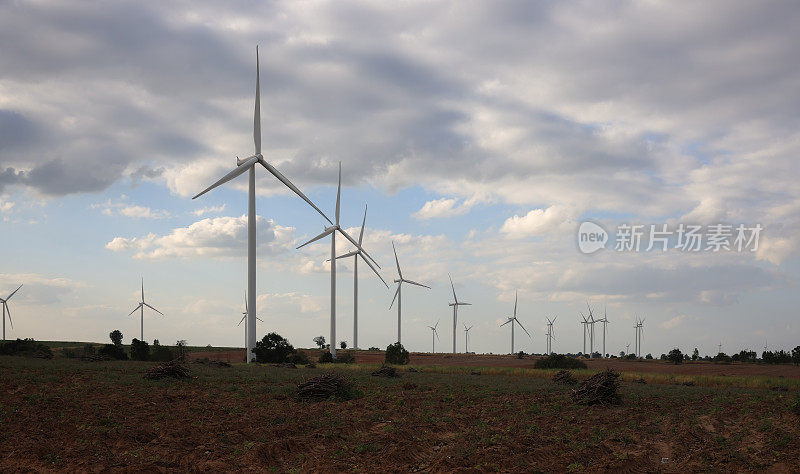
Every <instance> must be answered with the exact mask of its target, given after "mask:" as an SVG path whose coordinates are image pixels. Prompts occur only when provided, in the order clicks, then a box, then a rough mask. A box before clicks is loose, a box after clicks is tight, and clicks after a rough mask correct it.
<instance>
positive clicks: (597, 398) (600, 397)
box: [572, 369, 620, 405]
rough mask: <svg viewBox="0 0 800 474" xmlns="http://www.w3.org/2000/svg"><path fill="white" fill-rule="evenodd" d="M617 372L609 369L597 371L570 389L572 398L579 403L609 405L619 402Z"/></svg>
mask: <svg viewBox="0 0 800 474" xmlns="http://www.w3.org/2000/svg"><path fill="white" fill-rule="evenodd" d="M618 379H619V373H618V372H614V371H613V370H611V369H607V370H604V371H603V372H598V373H596V374H594V375H592V376H591V377H589V378H588V379H586V380H585V381H584V382H583V383H581V384H580V386H578V388H577V389H574V390H573V391H572V399H573V400H575V402H576V403H579V404H581V405H611V404H617V403H619V401H620V400H619V394H618V393H617V389H619V380H618Z"/></svg>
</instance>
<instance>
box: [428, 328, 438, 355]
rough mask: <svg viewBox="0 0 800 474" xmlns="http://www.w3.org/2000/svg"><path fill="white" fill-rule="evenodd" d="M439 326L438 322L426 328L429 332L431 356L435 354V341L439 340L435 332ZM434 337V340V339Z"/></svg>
mask: <svg viewBox="0 0 800 474" xmlns="http://www.w3.org/2000/svg"><path fill="white" fill-rule="evenodd" d="M437 326H439V320H437V321H436V324H434V325H433V326H428V329H430V330H431V333H432V334H431V354H434V353H436V339H439V332H438V331H437V330H436V327H437ZM434 336H436V339H434Z"/></svg>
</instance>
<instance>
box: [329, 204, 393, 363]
mask: <svg viewBox="0 0 800 474" xmlns="http://www.w3.org/2000/svg"><path fill="white" fill-rule="evenodd" d="M366 223H367V206H366V205H365V206H364V220H363V221H362V222H361V233H360V234H358V245H359V246H360V245H361V244H362V242H363V240H364V226H365V225H366ZM359 256H361V258H363V259H364V261H366V258H364V253H363V252H362V249H361V248H360V247H359V248H357V249H355V250H353V251H352V252H347V253H346V254H344V255H339V256H338V257H336V258H337V259H339V258H347V257H353V349H358V257H359ZM328 261H330V259H329V260H328ZM367 265H369V266H370V268H372V265H370V263H369V262H367ZM372 271H375V269H374V268H372ZM375 274H376V275H378V278H380V279H381V281H382V282H383V284H384V285H386V281H385V280H384V279H383V277H381V275H380V274H379V273H378V272H375ZM386 289H389V285H386Z"/></svg>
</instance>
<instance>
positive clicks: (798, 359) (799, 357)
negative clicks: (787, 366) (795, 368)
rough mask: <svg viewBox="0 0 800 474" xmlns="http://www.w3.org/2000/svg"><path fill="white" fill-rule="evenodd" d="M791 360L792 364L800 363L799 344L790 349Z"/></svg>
mask: <svg viewBox="0 0 800 474" xmlns="http://www.w3.org/2000/svg"><path fill="white" fill-rule="evenodd" d="M792 362H794V365H800V346H797V347H795V348H794V349H792Z"/></svg>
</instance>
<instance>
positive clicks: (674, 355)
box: [667, 347, 683, 365]
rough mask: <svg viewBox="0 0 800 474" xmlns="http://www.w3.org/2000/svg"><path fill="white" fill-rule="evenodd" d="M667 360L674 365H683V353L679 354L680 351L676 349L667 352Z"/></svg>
mask: <svg viewBox="0 0 800 474" xmlns="http://www.w3.org/2000/svg"><path fill="white" fill-rule="evenodd" d="M667 360H669V361H670V362H672V363H673V364H675V365H678V364H682V363H683V353H682V352H681V350H680V349H678V348H677V347H676V348H675V349H672V350H671V351H669V354H667Z"/></svg>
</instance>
